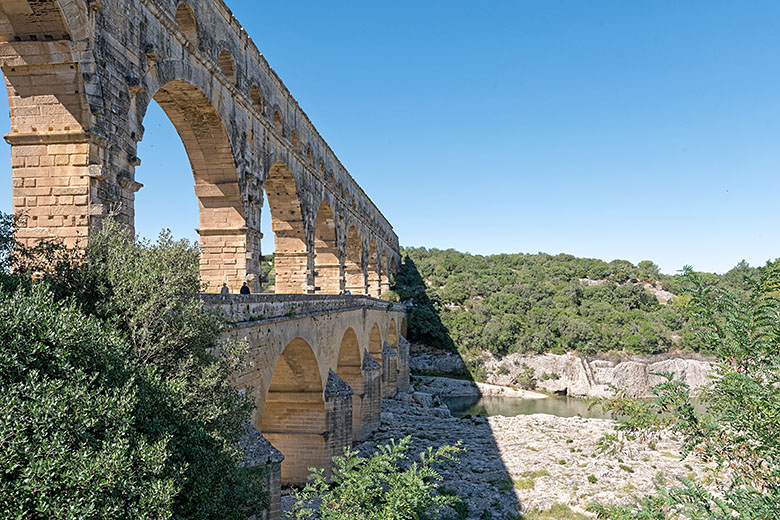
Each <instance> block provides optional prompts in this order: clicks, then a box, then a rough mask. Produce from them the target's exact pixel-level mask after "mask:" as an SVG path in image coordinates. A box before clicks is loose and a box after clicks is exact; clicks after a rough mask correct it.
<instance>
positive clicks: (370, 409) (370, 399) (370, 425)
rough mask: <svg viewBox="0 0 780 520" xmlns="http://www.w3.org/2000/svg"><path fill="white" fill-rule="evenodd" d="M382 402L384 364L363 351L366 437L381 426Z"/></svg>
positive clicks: (364, 434) (364, 431)
mask: <svg viewBox="0 0 780 520" xmlns="http://www.w3.org/2000/svg"><path fill="white" fill-rule="evenodd" d="M381 403H382V365H380V364H379V363H378V362H377V361H376V360H375V359H374V358H373V357H372V356H371V354H369V353H368V350H364V351H363V403H362V406H363V431H362V437H363V438H364V439H365V438H366V437H368V436H369V435H370V434H371V433H372V432H373V431H374V430H376V429H377V428H379V424H380V419H379V416H380V411H381Z"/></svg>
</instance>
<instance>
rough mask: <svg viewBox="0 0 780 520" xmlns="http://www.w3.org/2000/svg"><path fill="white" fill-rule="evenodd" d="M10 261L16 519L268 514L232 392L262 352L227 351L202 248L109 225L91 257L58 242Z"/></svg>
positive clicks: (11, 503)
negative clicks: (200, 265) (236, 376)
mask: <svg viewBox="0 0 780 520" xmlns="http://www.w3.org/2000/svg"><path fill="white" fill-rule="evenodd" d="M4 229H8V227H7V226H6V227H5V228H4ZM2 243H4V242H3V239H0V245H2ZM0 248H1V247H0ZM6 258H10V261H9V262H8V263H7V264H6V266H7V265H9V264H10V265H13V267H14V272H13V273H9V271H8V270H7V269H3V270H0V387H1V388H3V392H2V394H0V416H2V417H4V420H3V421H0V430H2V431H0V448H1V449H0V517H3V518H35V517H38V516H43V517H47V518H120V517H121V518H127V517H143V518H170V517H177V518H204V519H205V518H215V517H218V518H236V519H238V518H247V517H248V516H250V515H252V514H257V513H260V512H261V511H262V509H263V507H264V505H265V503H266V502H267V500H266V499H267V496H266V493H264V492H263V491H262V480H263V478H264V475H263V472H262V471H258V470H249V469H242V468H240V467H239V464H240V462H241V461H242V459H243V454H242V453H240V451H239V449H238V447H237V445H238V440H239V437H240V434H241V431H242V429H241V427H242V424H243V423H244V422H245V421H247V420H248V419H249V413H250V411H251V405H252V404H251V403H250V402H248V401H247V400H245V399H243V398H242V397H241V396H240V395H238V393H237V392H236V391H235V389H233V388H232V387H231V386H230V384H229V377H230V375H231V373H232V372H233V371H234V370H235V369H236V368H237V367H238V366H240V364H241V358H242V353H243V351H244V350H245V347H246V346H245V345H240V344H221V343H220V342H219V340H218V339H219V333H220V331H221V327H222V324H221V321H220V319H219V318H218V317H216V316H213V315H211V314H210V313H208V312H206V311H205V309H203V306H202V304H201V303H200V301H199V299H198V292H199V280H198V277H197V262H198V254H197V248H196V247H193V246H191V245H189V244H188V243H186V242H184V241H182V242H176V241H173V240H172V239H171V238H170V236H169V235H168V234H163V235H161V238H160V240H158V242H157V243H156V244H153V245H152V244H148V243H145V242H138V241H136V240H135V239H134V238H133V237H132V235H131V234H129V233H128V232H127V231H126V230H124V229H122V228H120V227H119V226H118V225H117V224H115V223H112V222H111V221H110V220H108V221H106V222H105V225H104V229H103V231H102V232H100V233H97V234H95V235H93V238H92V242H91V244H90V246H89V247H88V248H87V250H86V252H85V256H79V255H77V254H75V253H73V252H70V251H67V250H65V249H64V248H62V247H59V246H57V245H56V244H51V243H49V244H42V245H41V246H39V247H36V248H32V249H28V248H23V247H21V246H19V245H17V247H16V248H14V250H13V253H12V254H11V255H8V256H7V257H6ZM52 258H54V259H58V260H57V261H58V262H60V263H61V264H62V265H63V268H62V269H60V268H56V269H52V265H53V264H51V263H49V261H50V259H52ZM57 265H59V264H57ZM193 273H194V274H193ZM38 278H42V281H34V280H36V279H38ZM218 351H219V352H221V356H220V357H216V356H214V354H213V353H215V352H218ZM5 418H10V419H8V420H6V419H5ZM38 481H40V482H38Z"/></svg>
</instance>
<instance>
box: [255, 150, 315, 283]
mask: <svg viewBox="0 0 780 520" xmlns="http://www.w3.org/2000/svg"><path fill="white" fill-rule="evenodd" d="M265 192H266V196H267V197H268V206H269V207H270V209H271V222H272V228H273V232H274V246H275V250H274V266H275V271H276V294H304V293H306V292H308V272H309V253H308V251H307V248H306V235H305V229H304V220H303V214H302V210H301V198H300V195H299V190H298V184H297V182H296V180H295V177H294V176H293V174H292V172H291V171H290V168H289V167H288V166H287V165H286V164H284V163H282V162H277V163H275V164H273V165H272V166H271V168H270V169H269V171H268V176H267V177H266V180H265Z"/></svg>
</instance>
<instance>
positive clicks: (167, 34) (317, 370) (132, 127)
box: [0, 0, 408, 516]
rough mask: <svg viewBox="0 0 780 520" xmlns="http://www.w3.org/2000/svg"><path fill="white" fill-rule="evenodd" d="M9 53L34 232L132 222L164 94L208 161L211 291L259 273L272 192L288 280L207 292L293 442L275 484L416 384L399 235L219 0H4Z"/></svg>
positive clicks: (277, 439)
mask: <svg viewBox="0 0 780 520" xmlns="http://www.w3.org/2000/svg"><path fill="white" fill-rule="evenodd" d="M0 68H2V72H3V76H4V78H5V82H6V87H7V91H8V101H9V106H10V117H11V130H10V133H9V134H8V135H6V140H7V141H8V143H9V144H10V145H11V161H12V164H11V166H12V172H13V211H14V212H15V213H19V214H22V215H24V220H23V222H24V224H23V228H22V229H20V230H19V231H18V233H17V239H18V240H21V241H24V242H34V241H37V240H40V239H51V238H55V239H60V240H62V241H63V242H64V243H65V244H67V245H69V246H78V245H79V244H81V243H83V241H84V240H88V237H89V234H90V232H91V231H94V230H95V229H97V228H99V226H100V223H101V219H103V218H104V217H105V216H106V215H108V214H114V215H116V216H117V218H118V219H120V220H121V221H122V222H124V223H126V224H127V225H129V226H132V225H133V222H134V216H135V214H134V199H135V193H136V192H137V191H138V190H139V189H140V188H142V185H141V184H139V183H138V182H136V180H135V168H136V167H137V166H138V165H140V163H141V159H140V158H139V157H138V156H137V154H136V151H137V144H138V143H139V142H140V141H141V140H142V139H143V137H144V126H143V121H144V115H145V114H146V111H147V108H148V107H149V104H150V103H151V101H152V100H155V101H156V102H157V103H158V104H159V105H160V106H161V107H162V109H163V110H164V111H165V113H166V114H167V116H168V118H169V119H170V120H171V122H172V123H173V125H174V126H175V128H176V130H177V132H178V134H179V136H180V137H181V139H182V141H183V144H184V147H185V149H186V151H187V155H188V157H189V160H190V163H191V166H192V172H193V176H194V185H195V189H194V193H195V196H196V197H197V201H198V207H199V212H200V226H199V229H198V233H199V234H200V242H201V251H202V254H201V277H202V279H203V281H204V283H206V284H207V286H208V291H207V292H208V293H217V292H219V288H220V287H221V286H222V284H223V283H225V284H227V285H228V287H229V288H230V290H231V292H232V293H235V292H237V291H238V288H239V287H240V286H241V284H242V283H243V282H247V284H248V285H249V286H250V288H251V289H252V292H253V293H256V292H258V291H259V290H260V288H261V284H262V282H263V280H262V276H261V274H262V273H261V262H262V260H263V253H262V251H261V250H260V238H261V237H262V236H263V235H262V230H261V229H260V211H261V208H262V205H263V200H264V197H267V202H268V205H269V206H270V212H271V218H272V222H273V224H272V228H273V229H272V231H273V234H274V243H275V251H274V262H275V271H276V283H275V290H276V294H275V295H251V296H238V295H229V296H219V295H216V294H205V295H204V300H205V301H206V304H207V305H208V306H210V307H212V308H214V309H218V310H221V311H223V312H225V313H226V315H227V316H228V317H229V319H230V321H231V322H233V324H234V328H233V332H232V333H233V334H235V335H238V336H242V337H247V338H249V340H250V343H251V346H252V349H253V354H254V355H253V360H254V361H253V363H252V366H251V367H250V369H249V370H248V372H247V373H245V374H241V375H239V376H238V379H237V385H238V386H239V388H241V389H244V388H251V389H252V390H251V391H252V392H255V394H256V400H257V409H256V412H255V418H254V426H255V427H256V428H257V430H259V431H260V432H262V433H263V434H264V435H265V437H266V438H267V439H268V440H269V441H270V442H271V444H273V446H275V447H276V448H278V449H279V450H280V451H281V452H282V454H283V455H284V462H282V463H281V470H280V469H279V462H280V459H281V457H274V456H271V455H269V458H268V459H267V460H265V461H261V462H258V463H266V464H270V465H272V466H273V467H275V468H276V469H275V470H274V471H273V472H272V478H271V481H275V482H271V484H272V485H276V486H278V480H279V478H281V480H283V481H286V482H300V481H301V480H302V478H303V477H304V475H305V470H306V467H307V466H311V465H320V466H327V464H328V461H329V458H330V457H331V456H332V455H334V454H336V453H338V452H339V451H340V450H341V449H343V446H344V445H346V444H348V443H349V442H351V441H352V440H353V439H359V438H361V437H364V436H365V435H367V434H368V433H370V431H371V430H372V428H374V427H376V425H377V424H378V422H379V399H380V395H382V394H384V395H388V394H392V393H395V391H396V389H405V388H407V387H408V344H407V343H406V342H405V340H404V334H405V319H406V318H405V316H406V314H405V309H404V307H403V306H401V305H398V304H391V303H388V302H386V301H382V300H378V299H376V298H377V297H378V296H380V295H381V293H382V292H383V291H386V290H387V289H388V288H389V286H390V275H391V273H393V272H395V271H396V270H397V269H398V267H399V263H400V255H399V245H398V237H397V236H396V235H395V233H394V232H393V229H392V226H391V225H390V223H389V222H388V221H387V219H385V217H384V216H383V215H382V213H381V212H380V211H379V210H378V209H377V208H376V206H375V205H374V204H373V203H372V201H371V200H370V199H369V198H368V196H367V195H366V194H365V193H364V192H363V191H362V190H361V188H360V187H359V186H358V184H357V183H356V182H355V181H354V179H353V178H352V177H351V176H350V175H349V173H348V172H347V171H346V170H345V168H344V167H343V166H342V165H341V163H340V162H339V160H338V159H337V158H336V156H335V154H334V153H333V152H332V151H331V149H330V148H329V147H328V145H327V143H325V141H324V140H323V139H322V138H321V137H320V135H319V134H318V133H317V130H316V129H315V128H314V126H313V125H312V123H311V121H310V120H309V119H308V118H307V116H306V114H305V113H304V112H303V111H302V110H301V108H300V107H299V106H298V104H297V102H296V101H295V99H294V98H293V97H292V95H291V94H290V92H289V91H288V90H287V89H286V88H285V86H284V84H283V83H282V81H281V80H280V79H279V77H278V76H277V75H276V74H275V73H274V71H273V70H272V69H271V67H270V66H269V65H268V63H267V62H266V60H265V58H264V57H263V55H262V54H261V53H260V51H259V50H258V49H257V47H256V46H255V45H254V43H253V42H252V40H251V39H250V38H249V36H248V35H247V33H246V32H245V31H244V30H243V29H242V27H241V25H240V24H239V23H238V21H237V20H236V18H235V17H234V16H233V14H232V13H231V12H230V10H229V9H228V8H227V6H226V5H225V4H224V3H223V2H222V1H221V0H0ZM345 294H350V295H349V296H347V295H345ZM255 433H256V432H255ZM257 442H258V443H262V442H264V441H262V438H261V436H257ZM267 452H268V453H272V452H274V450H273V449H272V448H270V447H268V450H267ZM261 458H262V457H261ZM277 498H278V495H277ZM275 506H278V501H276V503H275ZM270 514H271V516H277V515H278V507H273V508H272V511H271V513H270Z"/></svg>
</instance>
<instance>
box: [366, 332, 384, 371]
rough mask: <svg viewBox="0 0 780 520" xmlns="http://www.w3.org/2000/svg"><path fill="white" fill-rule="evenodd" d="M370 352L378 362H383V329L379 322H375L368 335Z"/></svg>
mask: <svg viewBox="0 0 780 520" xmlns="http://www.w3.org/2000/svg"><path fill="white" fill-rule="evenodd" d="M368 353H369V354H370V355H371V357H373V358H374V359H375V360H376V361H377V362H378V363H380V364H381V363H382V331H381V329H380V328H379V324H378V323H374V325H373V326H372V327H371V332H370V333H369V336H368Z"/></svg>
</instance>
